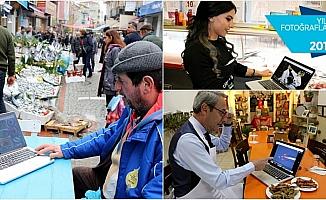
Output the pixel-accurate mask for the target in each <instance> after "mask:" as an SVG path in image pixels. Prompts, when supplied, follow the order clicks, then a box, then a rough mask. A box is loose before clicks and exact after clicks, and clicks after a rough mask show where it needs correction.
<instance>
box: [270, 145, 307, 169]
mask: <svg viewBox="0 0 326 200" xmlns="http://www.w3.org/2000/svg"><path fill="white" fill-rule="evenodd" d="M304 151H305V149H304V148H302V147H298V146H295V145H292V144H289V143H285V142H282V141H276V142H275V144H274V146H273V150H272V153H271V157H273V159H272V160H270V161H269V163H270V164H272V165H273V166H275V167H277V168H280V169H282V170H283V171H286V172H287V173H289V174H291V175H295V174H296V172H297V170H298V167H299V165H300V162H301V159H302V157H303V154H304Z"/></svg>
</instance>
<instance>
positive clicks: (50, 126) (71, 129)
mask: <svg viewBox="0 0 326 200" xmlns="http://www.w3.org/2000/svg"><path fill="white" fill-rule="evenodd" d="M87 125H88V122H85V121H79V122H77V123H74V124H73V125H72V126H68V125H64V124H61V123H58V122H56V120H51V121H49V122H48V123H47V124H45V125H44V129H45V131H47V130H57V131H60V134H63V132H68V133H73V134H74V136H76V137H77V134H78V133H79V132H80V131H82V130H83V129H85V128H86V127H87Z"/></svg>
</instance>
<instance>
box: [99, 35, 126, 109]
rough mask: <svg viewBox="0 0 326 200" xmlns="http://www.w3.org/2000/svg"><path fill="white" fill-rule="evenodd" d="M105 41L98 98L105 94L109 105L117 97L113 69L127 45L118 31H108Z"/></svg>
mask: <svg viewBox="0 0 326 200" xmlns="http://www.w3.org/2000/svg"><path fill="white" fill-rule="evenodd" d="M103 39H104V42H105V47H104V48H105V49H104V52H106V53H105V56H104V62H103V68H102V71H101V77H100V82H99V86H98V92H97V96H101V95H102V94H105V95H106V105H108V103H109V102H110V100H111V99H112V98H113V97H114V96H115V95H116V91H115V86H114V84H115V80H114V74H113V73H112V70H111V68H112V67H113V64H114V61H115V59H116V58H117V55H118V53H119V52H120V50H121V48H123V47H125V46H126V44H125V43H124V42H123V41H122V39H121V37H120V35H119V33H118V32H117V31H116V30H107V31H106V32H105V36H104V38H103Z"/></svg>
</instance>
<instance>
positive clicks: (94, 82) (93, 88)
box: [63, 51, 106, 167]
mask: <svg viewBox="0 0 326 200" xmlns="http://www.w3.org/2000/svg"><path fill="white" fill-rule="evenodd" d="M99 52H100V51H99ZM98 60H99V55H97V56H96V60H95V65H96V66H95V69H94V72H93V76H92V77H91V78H86V81H85V82H77V83H67V84H66V86H65V87H66V89H65V96H64V109H63V113H64V114H67V115H78V116H81V117H82V118H86V119H87V120H90V121H91V126H90V127H89V128H88V129H86V130H84V131H82V133H81V134H80V136H85V135H87V134H89V133H91V132H93V131H95V130H98V129H100V128H102V127H105V116H106V107H105V97H104V96H103V97H97V88H98V83H99V79H100V74H101V73H100V72H98V71H99V70H101V68H102V64H99V63H98ZM80 63H81V62H80ZM76 139H78V138H77V137H74V136H73V134H69V140H70V141H73V140H76ZM98 162H99V157H98V156H96V157H91V158H86V159H72V166H73V167H77V166H84V167H94V166H96V165H97V163H98Z"/></svg>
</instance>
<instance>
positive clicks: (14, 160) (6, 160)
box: [0, 149, 36, 170]
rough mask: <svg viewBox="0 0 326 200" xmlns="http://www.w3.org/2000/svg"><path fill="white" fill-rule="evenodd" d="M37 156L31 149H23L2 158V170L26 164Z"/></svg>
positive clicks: (0, 163) (0, 162) (0, 167)
mask: <svg viewBox="0 0 326 200" xmlns="http://www.w3.org/2000/svg"><path fill="white" fill-rule="evenodd" d="M35 156H36V153H35V152H33V151H31V150H30V149H21V150H18V151H15V152H12V153H10V154H6V155H3V156H0V170H2V169H5V168H8V167H10V166H13V165H15V164H18V163H21V162H24V161H25V160H28V159H31V158H33V157H35Z"/></svg>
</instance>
